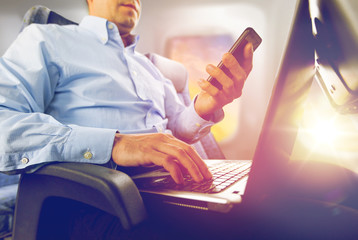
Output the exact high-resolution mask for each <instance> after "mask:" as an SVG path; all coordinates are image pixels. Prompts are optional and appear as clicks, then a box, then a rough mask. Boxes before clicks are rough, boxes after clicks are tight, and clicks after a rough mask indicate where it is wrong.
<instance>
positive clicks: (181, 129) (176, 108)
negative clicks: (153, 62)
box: [164, 79, 224, 143]
mask: <svg viewBox="0 0 358 240" xmlns="http://www.w3.org/2000/svg"><path fill="white" fill-rule="evenodd" d="M164 86H165V93H166V95H165V96H166V99H165V109H166V114H167V117H168V128H169V129H170V130H171V131H172V133H173V135H174V136H175V137H177V138H179V139H181V140H183V141H185V142H188V143H194V142H197V141H198V140H200V139H201V138H202V137H203V136H205V135H206V134H208V133H209V132H210V129H211V127H212V126H213V125H214V124H215V123H217V122H219V121H221V120H222V119H223V118H224V112H223V111H222V110H218V111H216V112H215V113H214V114H213V116H212V119H210V121H207V120H205V119H203V118H201V117H200V116H199V115H198V114H197V112H196V111H195V108H194V102H195V99H196V97H195V98H194V100H193V101H192V102H191V103H190V105H189V106H185V105H184V104H183V103H182V101H181V100H180V99H179V97H178V94H177V93H176V90H175V88H174V86H173V84H172V83H171V81H170V80H167V79H166V83H165V85H164Z"/></svg>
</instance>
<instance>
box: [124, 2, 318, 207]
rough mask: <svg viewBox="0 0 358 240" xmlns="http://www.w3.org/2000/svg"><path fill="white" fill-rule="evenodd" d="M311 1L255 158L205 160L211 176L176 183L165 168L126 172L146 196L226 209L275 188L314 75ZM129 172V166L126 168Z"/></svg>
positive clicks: (297, 21)
mask: <svg viewBox="0 0 358 240" xmlns="http://www.w3.org/2000/svg"><path fill="white" fill-rule="evenodd" d="M308 9H309V8H308V1H300V3H299V4H298V5H297V12H296V16H295V18H294V21H293V25H292V28H291V34H290V39H289V41H288V45H287V47H286V51H285V55H284V58H283V59H282V63H281V67H280V70H279V72H278V75H277V78H276V83H275V86H274V88H273V93H272V95H271V100H270V104H269V106H268V109H267V112H266V116H265V121H264V123H263V127H262V130H261V134H260V138H259V141H258V144H257V146H256V149H255V154H254V158H253V160H205V163H206V164H207V165H208V167H209V169H210V170H211V171H212V173H213V176H214V178H213V180H211V181H209V182H205V183H203V184H197V183H194V182H193V181H192V179H191V178H190V177H186V180H187V181H186V183H185V184H183V185H176V184H175V183H174V182H173V180H172V179H171V177H170V176H169V173H168V172H166V171H165V170H164V169H162V168H158V167H148V168H147V169H146V171H144V172H141V173H138V172H136V171H135V173H128V171H127V173H128V174H129V175H130V176H131V177H132V179H133V180H134V182H135V183H136V185H137V186H138V189H139V191H140V192H141V194H142V196H143V198H144V200H145V201H146V200H148V199H149V200H150V201H159V202H161V203H163V204H170V205H175V206H179V207H184V208H193V209H197V210H203V211H213V212H219V213H228V212H230V211H232V209H233V208H234V207H235V206H237V205H240V204H242V203H243V202H244V201H251V200H254V199H260V198H261V197H262V196H264V195H265V194H267V193H268V192H269V191H271V190H273V189H274V188H275V185H276V183H278V182H279V181H280V180H281V179H280V174H278V173H280V169H281V168H282V166H284V165H285V163H286V162H287V161H288V156H289V155H290V153H291V151H292V148H293V145H294V141H295V137H296V134H297V129H298V124H297V122H298V121H297V117H299V116H300V115H301V113H302V111H303V109H302V103H303V102H304V101H305V99H306V96H307V95H308V92H309V89H310V86H311V83H312V81H313V76H314V72H315V71H314V49H313V43H312V30H311V29H312V26H311V21H310V15H309V10H308ZM124 171H125V170H124Z"/></svg>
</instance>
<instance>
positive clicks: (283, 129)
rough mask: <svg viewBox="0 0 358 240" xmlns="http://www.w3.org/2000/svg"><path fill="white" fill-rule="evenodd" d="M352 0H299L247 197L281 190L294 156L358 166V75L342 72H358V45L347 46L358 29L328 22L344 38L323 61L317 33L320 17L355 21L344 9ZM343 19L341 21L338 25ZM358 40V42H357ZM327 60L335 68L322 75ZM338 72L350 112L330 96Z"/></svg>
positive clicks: (297, 158) (261, 136) (353, 38)
mask: <svg viewBox="0 0 358 240" xmlns="http://www.w3.org/2000/svg"><path fill="white" fill-rule="evenodd" d="M349 2H351V3H352V2H354V1H353V0H345V1H319V0H314V1H313V0H311V1H308V0H302V1H299V3H298V5H297V9H296V16H295V20H294V22H293V25H292V28H291V35H290V38H289V40H288V44H287V47H286V51H285V54H284V57H283V59H282V62H281V67H280V71H279V73H278V75H277V78H276V83H275V87H274V89H273V92H272V96H271V100H270V104H269V107H268V110H267V113H266V117H265V121H264V124H263V128H262V131H261V135H260V138H259V142H258V145H257V148H256V152H255V156H254V161H253V166H252V171H251V173H250V177H249V181H248V185H247V188H246V194H247V195H246V196H245V198H247V199H252V198H262V197H263V196H264V195H265V194H267V193H269V192H271V193H272V191H274V190H275V189H276V190H277V188H279V187H280V183H282V182H284V181H285V178H284V177H285V174H284V172H285V167H286V166H287V164H288V163H291V162H293V161H316V160H318V161H330V162H332V163H335V164H338V165H342V166H344V167H346V168H349V169H351V170H354V171H358V163H357V162H358V161H355V159H356V158H357V155H358V154H357V153H356V150H357V147H356V143H357V141H356V140H358V127H357V126H358V117H357V113H358V104H357V102H358V100H357V99H358V92H357V91H350V90H351V89H349V88H347V85H348V87H349V86H355V85H354V84H351V83H352V81H353V82H354V81H356V82H358V81H357V80H356V79H357V78H354V79H351V78H350V79H349V81H348V84H345V83H344V78H342V76H343V75H346V76H355V75H354V74H356V73H357V71H356V69H357V67H356V66H355V65H357V64H355V63H358V60H357V59H358V57H357V56H358V55H357V54H353V55H352V53H351V52H350V51H353V50H352V49H351V50H350V51H349V48H347V46H344V47H342V45H344V43H346V42H347V39H346V38H349V41H350V42H356V40H357V38H356V36H357V34H356V32H354V29H352V28H351V30H352V31H345V33H346V34H344V35H342V34H340V33H339V32H335V31H334V28H333V27H331V26H328V27H327V28H326V30H327V31H333V32H332V33H331V34H332V35H333V36H335V37H337V38H338V40H341V41H335V42H333V43H332V42H328V44H327V45H326V47H328V48H329V50H330V51H332V52H333V54H332V56H333V57H336V58H335V59H334V61H330V62H329V63H330V64H325V65H324V64H322V62H323V63H326V62H327V60H326V59H323V57H322V51H321V55H320V53H319V49H320V44H321V42H320V41H319V40H320V38H319V37H320V35H319V34H318V35H315V30H316V29H315V28H314V27H315V23H316V24H317V20H320V21H322V22H323V24H326V25H327V22H331V23H334V24H333V25H335V26H336V28H337V29H340V30H342V26H347V28H349V27H351V26H352V24H350V22H349V19H348V18H347V16H349V14H346V13H345V12H344V11H347V9H349V8H347V5H349V4H344V3H349ZM342 5H344V6H345V7H342ZM353 5H355V6H357V4H353ZM350 6H352V4H351V5H350ZM313 7H315V8H313ZM313 10H314V11H315V12H316V13H319V17H320V18H317V17H316V16H313V14H312V13H313V12H314V11H313ZM328 13H329V14H328ZM311 17H312V19H313V21H311ZM328 17H329V18H330V19H328ZM328 20H329V21H328ZM338 21H340V22H339V24H341V25H339V24H338V25H337V22H338ZM337 26H338V27H337ZM321 32H322V31H321ZM316 34H317V33H316ZM340 38H341V39H340ZM342 39H344V40H342ZM325 43H326V42H325ZM334 43H336V44H334ZM356 46H358V44H357V43H355V44H354V48H356ZM354 48H353V49H354ZM337 49H341V50H342V49H346V50H345V51H346V54H344V55H340V56H338V57H337V55H334V54H335V53H337V52H340V51H338V50H337ZM347 49H348V51H347ZM326 50H327V49H325V51H323V53H325V52H327V51H326ZM323 56H324V54H323ZM332 56H330V57H332ZM347 56H349V57H347ZM352 56H353V58H352ZM324 57H325V56H324ZM320 60H321V61H320ZM338 60H339V61H338ZM332 62H333V64H332ZM327 65H329V67H330V69H329V71H331V73H330V74H326V75H324V74H323V75H324V77H323V78H322V76H321V75H322V74H321V73H322V71H321V70H322V67H326V66H327ZM320 67H321V68H320ZM349 67H350V70H349ZM347 69H348V70H347ZM340 70H343V71H341V72H340ZM332 72H333V74H332ZM340 73H342V74H340ZM320 74H321V75H320ZM334 78H338V79H339V80H340V81H339V82H340V83H342V82H343V87H345V89H346V90H347V89H348V90H347V93H346V97H347V98H345V100H346V102H344V104H346V106H347V107H349V108H350V112H347V111H346V112H343V113H342V111H341V112H339V111H337V110H339V108H337V107H335V106H334V104H332V101H330V99H329V97H331V98H332V96H330V95H333V93H334V94H337V93H336V92H334V91H336V90H337V88H338V87H339V86H338V85H335V84H332V83H331V82H330V81H331V80H332V79H334ZM322 79H323V80H322ZM357 86H358V84H357ZM325 87H326V91H325V89H324V88H325ZM327 89H328V91H327ZM327 93H328V94H327ZM356 94H357V97H356ZM334 96H335V95H334ZM356 105H357V106H356ZM340 109H342V108H340ZM345 109H346V108H345ZM336 127H337V129H335V128H336Z"/></svg>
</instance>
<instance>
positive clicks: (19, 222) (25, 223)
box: [0, 5, 225, 240]
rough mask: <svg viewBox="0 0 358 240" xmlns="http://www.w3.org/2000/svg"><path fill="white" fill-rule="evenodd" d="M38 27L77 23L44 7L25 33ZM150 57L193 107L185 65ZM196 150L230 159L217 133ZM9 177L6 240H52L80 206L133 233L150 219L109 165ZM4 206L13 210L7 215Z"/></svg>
mask: <svg viewBox="0 0 358 240" xmlns="http://www.w3.org/2000/svg"><path fill="white" fill-rule="evenodd" d="M32 23H38V24H49V23H55V24H60V25H65V24H77V23H75V22H72V21H71V20H68V19H66V18H64V17H62V16H61V15H59V14H57V13H55V12H53V11H51V10H50V9H48V8H46V7H44V6H41V5H37V6H34V7H32V8H30V9H29V10H28V11H27V13H26V14H25V16H24V21H23V25H22V27H21V31H22V30H23V29H24V28H25V27H26V26H28V25H29V24H32ZM147 57H148V58H149V59H150V60H151V61H152V62H153V64H154V65H156V66H157V67H158V68H159V70H160V71H161V72H162V73H163V75H164V76H165V77H167V78H168V79H171V80H172V81H173V83H174V86H175V87H176V89H177V91H178V95H179V97H180V98H181V99H182V101H183V102H184V104H186V105H188V104H189V103H190V97H189V93H188V87H187V81H188V76H187V72H186V70H185V68H184V67H183V65H181V64H180V63H178V62H175V61H173V60H169V59H167V58H164V57H161V56H159V55H156V54H147ZM174 73H175V74H174ZM194 147H195V148H196V149H197V151H198V153H199V154H200V155H201V156H202V157H203V158H215V159H224V158H225V157H224V155H223V153H222V151H221V150H220V148H219V145H218V144H217V142H216V141H215V138H214V137H213V136H212V135H211V134H209V135H208V136H206V137H205V138H204V139H203V140H202V141H200V142H198V143H196V144H195V146H194ZM5 178H6V179H7V180H6V181H10V179H11V181H12V180H13V181H14V182H12V183H13V184H12V185H13V187H12V191H10V192H9V197H8V200H7V201H6V203H5V204H1V200H3V199H4V197H3V196H5V195H3V194H2V191H5V188H8V186H6V187H5V186H3V185H0V193H1V195H0V196H1V197H0V239H2V238H3V237H6V236H9V234H10V235H11V231H12V239H13V240H17V239H20V240H22V239H28V240H31V239H49V238H48V236H47V235H46V234H47V231H46V229H47V228H48V226H50V225H51V223H52V225H54V224H55V223H53V221H52V219H54V218H57V219H58V214H62V215H66V214H68V212H69V211H72V210H75V209H76V206H78V205H77V204H78V203H80V204H85V205H89V206H92V207H95V208H98V209H101V210H103V211H105V212H108V213H110V214H112V215H115V216H117V217H118V218H119V219H120V223H121V225H122V227H123V229H125V230H131V229H133V227H135V226H137V225H139V224H140V223H141V222H143V221H144V220H145V219H146V217H147V213H146V209H145V206H144V204H143V201H142V198H141V196H140V193H139V191H138V189H137V188H136V186H135V184H134V183H133V181H132V180H131V179H130V177H129V176H128V175H126V174H125V173H123V172H120V171H116V170H113V169H109V168H106V167H104V166H99V165H93V164H84V163H80V164H78V163H70V162H69V163H56V164H48V165H45V166H43V167H42V168H40V169H39V170H38V171H36V172H35V173H32V174H22V175H21V177H20V181H19V176H18V175H17V176H7V175H5V174H0V179H5ZM1 181H2V180H1ZM18 181H19V185H18V186H17V182H18ZM0 184H1V182H0ZM17 188H18V189H17ZM16 189H17V195H16ZM34 193H36V194H34ZM15 197H16V205H15ZM14 205H15V206H16V207H15V213H14ZM3 206H7V208H8V209H10V210H9V211H7V212H6V211H2V208H3ZM64 212H66V214H65V213H64ZM13 214H14V217H13ZM56 214H57V215H56ZM4 216H5V218H6V220H4V221H2V219H5V218H4ZM12 219H14V221H13V226H14V227H13V229H12V224H11V223H12ZM6 224H7V225H6ZM5 225H6V226H5ZM48 231H50V230H48Z"/></svg>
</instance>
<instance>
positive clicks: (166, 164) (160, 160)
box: [146, 152, 184, 184]
mask: <svg viewBox="0 0 358 240" xmlns="http://www.w3.org/2000/svg"><path fill="white" fill-rule="evenodd" d="M146 156H148V158H147V159H148V160H149V159H150V160H149V161H150V162H152V163H154V164H155V165H158V166H162V167H163V168H164V169H165V170H167V171H168V172H169V173H170V176H171V177H172V178H173V180H174V182H175V183H176V184H183V183H184V177H183V173H182V171H181V168H180V166H179V164H178V163H177V162H176V161H175V160H174V159H173V157H172V156H169V155H167V154H164V153H162V152H153V153H152V154H150V155H146Z"/></svg>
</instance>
